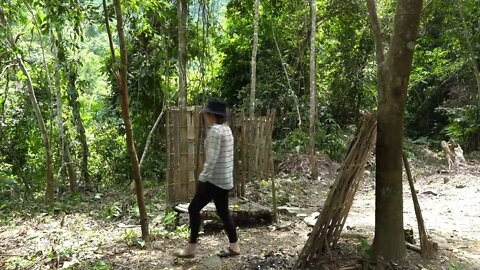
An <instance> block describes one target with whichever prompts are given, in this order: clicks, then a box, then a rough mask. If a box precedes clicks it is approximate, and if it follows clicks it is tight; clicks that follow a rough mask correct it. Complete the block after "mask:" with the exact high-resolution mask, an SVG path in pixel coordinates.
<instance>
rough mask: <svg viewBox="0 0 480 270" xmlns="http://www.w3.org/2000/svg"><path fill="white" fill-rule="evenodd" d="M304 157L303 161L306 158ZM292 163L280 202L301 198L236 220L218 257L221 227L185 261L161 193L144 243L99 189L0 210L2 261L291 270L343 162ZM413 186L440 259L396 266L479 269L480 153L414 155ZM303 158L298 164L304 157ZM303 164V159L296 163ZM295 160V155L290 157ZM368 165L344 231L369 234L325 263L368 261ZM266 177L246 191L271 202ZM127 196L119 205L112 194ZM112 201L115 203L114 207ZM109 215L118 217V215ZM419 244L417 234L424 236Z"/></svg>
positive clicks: (123, 209) (407, 199)
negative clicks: (234, 246) (272, 214)
mask: <svg viewBox="0 0 480 270" xmlns="http://www.w3.org/2000/svg"><path fill="white" fill-rule="evenodd" d="M300 163H301V162H300ZM300 163H298V162H297V163H296V165H295V166H296V168H295V169H294V171H295V170H296V173H295V172H292V171H289V174H284V173H281V174H279V176H278V177H277V179H276V181H277V187H279V191H278V201H279V203H280V204H281V205H287V206H290V207H297V208H298V209H296V210H295V211H294V212H293V213H289V214H281V215H280V221H281V222H280V224H281V227H282V228H281V229H279V228H277V227H275V226H273V225H263V226H257V227H248V228H239V238H240V241H241V242H240V243H241V248H242V255H240V256H238V257H235V258H229V259H220V258H218V257H217V256H216V255H215V254H216V252H217V251H219V250H220V249H222V248H223V247H225V246H226V245H227V238H226V236H225V235H224V234H223V232H220V231H217V232H205V233H203V234H202V235H201V240H200V249H199V253H198V254H197V256H196V258H194V259H188V260H187V259H185V260H178V259H175V258H174V257H173V256H172V255H171V254H172V252H173V251H174V250H175V249H176V248H179V247H182V246H183V245H184V244H185V243H186V240H185V238H184V237H185V235H186V233H185V231H184V230H183V231H182V229H177V231H176V233H168V232H167V231H166V228H165V221H162V219H163V218H162V217H163V216H164V213H163V209H164V206H163V203H162V200H161V198H157V195H156V194H155V192H153V193H152V192H150V193H148V194H147V197H149V199H148V200H147V203H148V205H149V213H151V215H152V217H151V225H150V230H151V231H152V235H153V240H152V241H151V242H150V243H147V244H146V246H145V247H143V248H142V247H141V246H142V245H143V242H141V241H140V242H139V241H137V238H136V236H138V235H139V234H140V229H139V227H138V226H137V221H136V218H134V217H132V215H133V216H134V214H132V215H128V214H124V215H122V213H134V210H132V209H134V207H132V205H134V199H133V197H132V196H131V195H129V196H126V197H125V198H123V197H122V198H121V199H119V198H118V194H116V195H115V194H113V193H112V194H106V193H102V195H101V196H100V195H98V194H96V195H95V194H92V195H91V196H89V197H86V198H81V199H78V200H76V201H74V202H73V203H72V205H71V207H70V208H67V209H61V208H59V209H54V210H53V214H52V212H50V213H49V214H47V213H46V212H42V211H41V210H39V209H23V208H18V209H17V210H8V211H7V210H5V209H4V210H1V209H2V208H0V211H1V212H0V214H1V215H3V218H2V222H0V269H57V268H58V269H290V268H291V267H292V265H293V264H294V263H295V259H296V257H297V255H298V252H299V251H300V250H301V248H302V247H303V245H304V243H305V241H306V239H307V235H308V233H309V232H310V231H311V228H310V227H308V226H307V225H306V223H305V222H304V221H303V220H304V217H305V216H306V215H310V214H311V213H313V212H316V211H320V210H321V205H322V204H323V202H324V200H325V198H326V194H327V192H328V190H329V187H330V185H331V184H332V183H333V180H334V177H335V175H336V170H337V168H338V164H335V163H333V162H330V161H326V160H322V161H321V162H320V177H319V179H318V180H310V179H308V178H307V177H304V176H302V172H301V170H302V166H301V164H300ZM411 163H412V167H413V168H412V169H413V172H414V176H415V178H416V179H417V182H416V189H417V194H418V197H419V200H420V204H421V207H422V211H423V216H424V220H425V225H426V227H427V229H428V233H429V235H430V236H431V238H432V240H433V241H435V242H436V243H438V245H439V250H438V252H437V254H436V256H435V258H434V259H431V260H424V259H422V258H421V257H420V256H419V255H418V254H417V253H414V252H411V251H409V253H408V258H407V259H406V260H405V261H404V262H402V263H401V264H400V265H398V266H393V267H392V268H393V269H419V270H421V269H480V192H479V191H480V165H479V163H478V162H469V164H468V165H467V166H466V167H464V168H460V169H459V170H458V171H456V172H451V173H447V172H445V171H443V170H444V168H442V166H441V163H439V161H438V160H433V161H431V162H430V161H429V164H430V165H425V162H424V161H422V162H419V161H416V160H412V162H411ZM298 164H300V165H298ZM297 165H298V166H297ZM284 166H288V164H284ZM371 168H373V167H372V166H370V169H367V170H366V172H365V180H364V181H363V183H362V185H361V187H360V189H359V191H358V192H357V196H356V198H355V201H354V204H353V206H352V209H351V211H350V215H349V217H348V219H347V222H346V226H345V228H344V233H345V235H346V236H348V235H363V236H365V237H366V238H367V242H362V241H361V240H359V239H357V238H351V237H345V238H342V239H341V241H340V242H339V243H338V245H337V247H336V248H335V249H334V250H333V254H334V256H333V261H331V262H329V264H328V265H329V266H328V268H326V267H324V266H322V267H323V268H321V267H320V266H318V267H315V268H314V269H345V270H346V269H363V266H362V259H363V258H365V254H366V251H365V250H366V249H367V248H368V244H370V243H371V240H372V237H373V232H374V222H375V220H374V196H375V192H374V175H373V172H372V171H371V170H373V169H371ZM268 189H269V187H268V185H265V184H259V185H257V187H255V188H254V187H250V188H249V191H250V192H249V194H248V197H249V199H251V200H256V201H259V202H263V203H264V204H268V201H269V194H268ZM118 201H122V202H123V204H122V203H120V204H114V202H118ZM107 206H108V207H107ZM404 213H405V215H404V217H405V221H404V224H405V228H412V229H413V230H414V232H415V235H416V236H417V237H418V234H417V225H416V219H415V213H414V208H413V204H412V199H411V194H410V191H409V188H408V184H407V182H405V183H404ZM107 214H111V215H115V214H117V216H119V217H118V218H115V219H111V218H108V217H105V216H106V215H107ZM417 243H418V239H417Z"/></svg>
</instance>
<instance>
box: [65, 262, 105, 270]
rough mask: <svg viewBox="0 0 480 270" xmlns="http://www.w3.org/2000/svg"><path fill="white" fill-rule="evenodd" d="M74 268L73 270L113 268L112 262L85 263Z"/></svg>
mask: <svg viewBox="0 0 480 270" xmlns="http://www.w3.org/2000/svg"><path fill="white" fill-rule="evenodd" d="M78 267H79V268H77V267H72V269H85V270H111V269H113V266H112V264H111V263H110V262H104V261H97V262H83V263H81V264H80V266H78Z"/></svg>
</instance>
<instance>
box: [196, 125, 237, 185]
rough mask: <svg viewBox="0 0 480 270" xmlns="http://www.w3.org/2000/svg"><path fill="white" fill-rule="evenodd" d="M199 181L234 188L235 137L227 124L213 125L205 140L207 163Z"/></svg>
mask: <svg viewBox="0 0 480 270" xmlns="http://www.w3.org/2000/svg"><path fill="white" fill-rule="evenodd" d="M198 180H199V181H201V182H210V183H212V184H214V185H216V186H218V187H220V188H223V189H227V190H229V189H232V188H233V135H232V130H231V129H230V127H229V126H228V125H226V124H223V125H218V124H216V125H212V126H211V127H210V129H209V130H208V133H207V138H206V140H205V162H204V164H203V170H202V173H201V174H200V176H199V179H198Z"/></svg>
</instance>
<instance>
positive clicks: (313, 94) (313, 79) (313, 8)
mask: <svg viewBox="0 0 480 270" xmlns="http://www.w3.org/2000/svg"><path fill="white" fill-rule="evenodd" d="M310 19H311V34H310V167H311V176H312V179H317V178H318V169H317V158H316V155H315V141H316V137H317V136H316V130H315V125H316V114H317V108H316V107H317V69H316V64H317V63H316V52H315V37H316V36H317V35H316V34H317V1H316V0H310Z"/></svg>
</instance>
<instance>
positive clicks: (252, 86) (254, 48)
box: [249, 0, 260, 117]
mask: <svg viewBox="0 0 480 270" xmlns="http://www.w3.org/2000/svg"><path fill="white" fill-rule="evenodd" d="M259 6H260V0H255V4H254V15H253V45H252V60H251V62H250V68H251V72H250V110H249V112H250V113H249V114H250V117H254V116H255V93H256V89H255V87H256V84H257V51H258V9H259Z"/></svg>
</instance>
